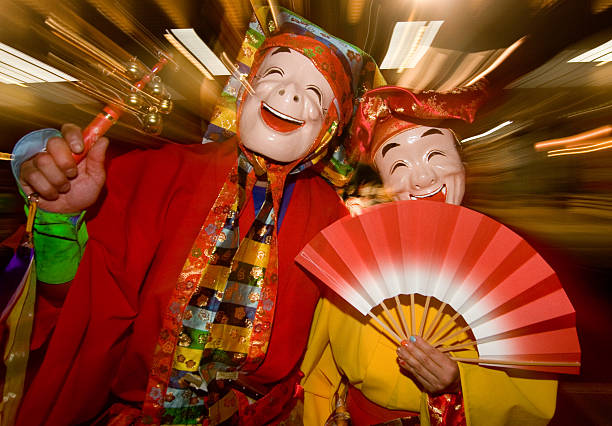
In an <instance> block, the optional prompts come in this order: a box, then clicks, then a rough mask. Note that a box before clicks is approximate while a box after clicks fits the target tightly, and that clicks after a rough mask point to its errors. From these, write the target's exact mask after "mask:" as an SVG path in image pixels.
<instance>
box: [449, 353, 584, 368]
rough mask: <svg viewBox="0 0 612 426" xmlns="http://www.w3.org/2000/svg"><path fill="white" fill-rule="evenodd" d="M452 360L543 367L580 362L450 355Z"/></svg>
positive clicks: (567, 365) (576, 365) (578, 364)
mask: <svg viewBox="0 0 612 426" xmlns="http://www.w3.org/2000/svg"><path fill="white" fill-rule="evenodd" d="M450 358H451V359H452V360H453V361H457V362H467V363H473V364H492V365H525V366H529V365H534V366H535V365H539V366H543V367H580V362H577V361H576V362H555V361H518V360H516V361H513V360H507V359H493V358H460V357H454V356H452V357H450Z"/></svg>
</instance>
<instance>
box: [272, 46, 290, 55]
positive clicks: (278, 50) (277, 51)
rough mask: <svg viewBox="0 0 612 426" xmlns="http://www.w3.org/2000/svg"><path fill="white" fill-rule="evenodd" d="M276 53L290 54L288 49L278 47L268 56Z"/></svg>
mask: <svg viewBox="0 0 612 426" xmlns="http://www.w3.org/2000/svg"><path fill="white" fill-rule="evenodd" d="M277 53H291V50H289V48H288V47H279V48H278V49H276V50H275V51H274V52H272V54H271V55H270V56H273V55H276V54H277Z"/></svg>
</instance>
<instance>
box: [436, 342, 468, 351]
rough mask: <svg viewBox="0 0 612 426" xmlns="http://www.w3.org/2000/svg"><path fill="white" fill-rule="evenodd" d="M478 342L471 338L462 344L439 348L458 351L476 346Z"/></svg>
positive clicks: (440, 349)
mask: <svg viewBox="0 0 612 426" xmlns="http://www.w3.org/2000/svg"><path fill="white" fill-rule="evenodd" d="M477 344H478V343H477V342H475V341H473V340H470V341H468V342H465V343H461V344H460V345H454V346H444V347H443V348H438V350H439V351H440V352H450V351H456V350H458V349H465V348H467V347H469V346H475V345H477Z"/></svg>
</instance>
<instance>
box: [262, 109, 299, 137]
mask: <svg viewBox="0 0 612 426" xmlns="http://www.w3.org/2000/svg"><path fill="white" fill-rule="evenodd" d="M260 114H261V118H263V121H264V123H266V125H267V126H268V127H270V128H271V129H274V130H276V131H277V132H281V133H289V132H293V131H294V130H296V129H299V128H300V127H302V126H303V125H304V123H305V121H304V120H298V119H297V118H294V117H291V116H289V115H287V114H283V113H282V112H280V111H278V110H276V109H274V108H272V107H271V106H270V105H268V104H267V103H265V102H262V103H261V107H260Z"/></svg>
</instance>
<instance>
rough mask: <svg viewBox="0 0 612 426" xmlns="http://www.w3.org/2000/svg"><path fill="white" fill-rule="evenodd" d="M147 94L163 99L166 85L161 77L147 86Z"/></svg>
mask: <svg viewBox="0 0 612 426" xmlns="http://www.w3.org/2000/svg"><path fill="white" fill-rule="evenodd" d="M147 92H149V93H150V94H151V95H153V96H155V97H156V98H161V96H162V95H163V94H164V85H163V84H162V82H161V79H160V78H159V77H157V76H156V77H155V78H154V79H153V81H151V82H150V83H149V84H147Z"/></svg>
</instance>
